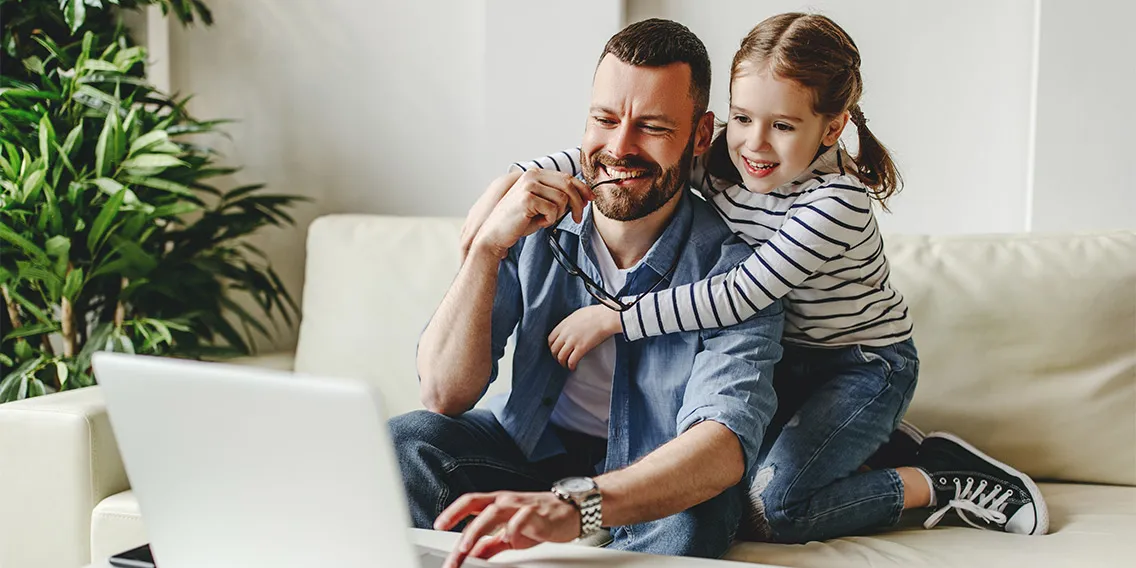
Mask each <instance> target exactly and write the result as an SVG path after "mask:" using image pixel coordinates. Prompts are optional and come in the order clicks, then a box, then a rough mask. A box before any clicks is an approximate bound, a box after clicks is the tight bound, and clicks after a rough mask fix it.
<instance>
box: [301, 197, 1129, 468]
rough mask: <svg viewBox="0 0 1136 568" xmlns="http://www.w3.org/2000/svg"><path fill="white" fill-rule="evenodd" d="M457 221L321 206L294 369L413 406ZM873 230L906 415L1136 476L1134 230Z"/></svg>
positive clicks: (1031, 457)
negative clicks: (899, 311)
mask: <svg viewBox="0 0 1136 568" xmlns="http://www.w3.org/2000/svg"><path fill="white" fill-rule="evenodd" d="M461 222H462V221H461V219H458V218H410V217H388V216H377V215H333V216H327V217H322V218H320V219H317V220H316V221H315V222H314V223H313V224H312V226H311V228H310V231H309V235H308V257H307V267H306V282H305V285H304V293H303V319H302V323H301V326H300V339H299V345H298V347H297V352H296V370H297V371H299V372H306V373H316V374H327V375H339V376H353V377H362V378H365V379H368V380H371V381H374V382H376V383H377V384H379V385H380V386H381V387H382V389H383V392H384V393H385V395H386V399H387V406H388V411H389V412H391V413H392V414H397V413H400V412H405V411H408V410H412V409H415V408H420V407H421V405H420V404H419V402H418V391H417V389H418V383H417V374H416V372H415V363H414V359H415V346H416V344H417V340H418V335H419V333H420V332H421V331H422V328H423V327H424V326H425V325H426V322H427V321H428V320H429V318H430V316H431V314H432V313H433V311H434V309H435V308H436V307H437V304H438V302H439V301H440V300H441V298H442V296H443V295H444V293H445V291H446V289H447V288H448V287H449V285H450V282H451V281H452V279H453V276H454V274H455V273H456V271H457V267H458V252H457V243H458V235H459V233H460V228H461ZM885 241H886V243H887V254H888V256H889V259H890V261H891V263H892V279H893V284H894V285H895V286H896V287H897V288H898V289H899V290H900V291H901V292H902V293H903V294H904V295H905V296H906V297H907V299H908V302H909V305H910V307H911V310H912V313H913V315H914V318H915V325H916V331H915V341H916V345H917V347H918V349H919V353H920V358H921V368H920V370H921V373H920V379H919V386H918V388H917V389H916V395H915V400H914V402H913V403H912V406H911V409H910V411H909V413H908V419H909V420H911V421H912V422H913V423H915V424H916V425H917V426H919V427H920V428H923V429H924V430H934V429H943V430H949V431H952V432H955V433H957V434H959V435H961V436H962V437H964V438H966V439H968V440H970V441H971V442H972V443H974V444H975V445H976V446H978V447H979V448H981V449H983V450H984V451H986V452H987V453H990V454H991V455H993V456H995V457H996V458H998V459H1000V460H1002V461H1005V462H1007V463H1010V464H1013V465H1014V466H1015V467H1018V468H1020V469H1022V470H1023V471H1026V472H1027V473H1029V474H1030V475H1033V476H1034V477H1036V478H1039V479H1059V480H1066V481H1084V482H1098V483H1113V484H1124V485H1136V232H1116V233H1106V234H1093V235H1032V234H1031V235H991V236H973V237H913V236H900V235H891V236H887V237H885ZM510 359H511V357H510V356H509V355H508V354H507V355H506V357H505V359H504V360H503V361H502V365H501V377H500V379H499V380H498V381H497V383H496V384H495V385H494V386H493V388H492V389H491V392H500V391H502V390H504V389H506V388H507V385H508V381H509V376H510V368H509V367H510Z"/></svg>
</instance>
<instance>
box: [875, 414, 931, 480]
mask: <svg viewBox="0 0 1136 568" xmlns="http://www.w3.org/2000/svg"><path fill="white" fill-rule="evenodd" d="M922 443H923V432H921V431H919V429H918V428H916V427H915V426H914V425H913V424H911V423H909V422H907V421H903V422H900V423H899V427H898V428H896V429H895V431H894V432H892V433H891V438H889V439H888V441H886V442H884V445H882V446H880V448H879V449H878V450H876V453H874V454H872V455H871V457H869V458H868V459H867V461H865V462H864V465H866V466H868V469H895V468H897V467H903V466H912V465H915V459H916V455H918V453H919V444H922Z"/></svg>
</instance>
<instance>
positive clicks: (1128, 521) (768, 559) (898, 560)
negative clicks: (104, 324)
mask: <svg viewBox="0 0 1136 568" xmlns="http://www.w3.org/2000/svg"><path fill="white" fill-rule="evenodd" d="M1041 491H1042V493H1043V494H1044V495H1045V498H1046V501H1047V502H1048V504H1049V515H1050V531H1051V533H1050V534H1049V535H1046V536H1039V537H1027V536H1019V535H1011V534H1005V533H995V532H989V531H980V530H977V529H972V528H969V527H963V526H947V525H946V524H944V525H940V526H938V527H936V528H935V529H932V530H925V529H923V528H922V527H920V526H919V523H921V522H922V521H923V519H924V518H926V516H927V512H926V511H919V512H915V513H909V514H907V515H906V517H905V519H904V528H900V529H896V530H893V531H886V532H881V533H879V534H877V535H873V536H863V537H847V538H839V539H834V540H830V541H826V542H813V543H809V544H805V545H780V544H764V543H753V542H744V543H737V544H735V545H734V546H733V548H731V549H730V552H729V553H728V554H727V555H726V558H727V559H730V560H740V561H746V562H760V563H767V564H776V565H784V566H797V567H802V568H829V567H832V568H845V567H850V566H873V567H876V568H879V567H885V566H896V567H906V566H925V565H932V566H941V567H950V566H959V567H969V566H1010V565H1017V566H1034V567H1046V566H1115V565H1118V564H1123V563H1124V562H1125V561H1126V560H1124V559H1131V558H1133V557H1136V541H1134V540H1133V539H1132V538H1131V535H1133V534H1136V488H1133V487H1108V486H1101V485H1077V484H1054V483H1043V484H1041ZM947 518H948V519H952V518H954V516H953V515H949V516H948V517H947ZM944 522H946V521H944ZM144 542H146V533H145V530H144V529H143V528H142V524H141V522H140V516H139V513H138V504H137V502H136V501H135V499H134V494H133V492H131V491H125V492H123V493H119V494H118V495H114V496H111V497H108V498H107V499H106V500H105V501H103V502H102V503H100V504H99V506H98V508H96V509H95V513H94V515H93V517H92V532H91V549H92V550H93V551H94V554H96V555H100V554H101V555H103V556H106V555H108V554H110V553H114V552H118V551H121V550H126V549H129V548H132V547H134V546H137V545H139V544H141V543H144ZM97 557H98V556H96V558H97Z"/></svg>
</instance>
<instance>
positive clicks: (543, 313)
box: [488, 192, 783, 483]
mask: <svg viewBox="0 0 1136 568" xmlns="http://www.w3.org/2000/svg"><path fill="white" fill-rule="evenodd" d="M592 221H593V219H592V211H591V207H590V206H589V207H588V208H587V209H586V210H585V214H584V219H583V222H582V223H579V224H578V223H576V222H575V221H573V220H572V218H571V216H568V217H565V218H564V220H563V221H562V222H561V223H560V229H561V235H560V239H561V241H560V243H561V246H562V247H563V248H564V250H565V251H566V252H568V254H570V255H575V258H576V263H577V265H578V266H580V268H581V269H582V270H585V271H586V272H587V273H588V274H589V276H591V277H592V279H594V280H595V281H597V282H602V278H601V275H600V271H599V268H598V265H597V263H596V259H595V258H593V253H592V247H591V243H590V236H591V235H592V234H593V232H592V230H591V224H592ZM751 254H753V250H752V249H751V248H750V247H749V246H748V245H746V244H745V243H744V242H742V241H741V240H740V239H738V238H737V237H736V236H734V235H733V234H732V233H731V232H730V230H729V229H728V228H727V227H726V225H725V224H724V223H723V222H722V221H721V220H720V219H719V218H718V216H717V215H716V214H715V213H714V212H713V211H712V209H711V208H710V206H709V205H708V204H707V203H706V202H705V201H703V200H701V199H699V198H697V197H695V196H693V195H691V194H690V193H689V192H683V196H682V198H681V201H680V203H679V205H678V207H677V209H676V210H675V213H674V217H673V218H672V219H671V222H670V224H669V225H668V226H667V228H666V229H665V230H664V232H663V234H662V235H661V236H660V237H659V239H658V240H657V241H656V242H655V244H654V245H653V246H652V247H651V249H650V250H649V251H648V252H647V255H646V256H645V257H644V258H643V261H642V262H640V263H639V265H638V267H637V268H636V269H634V270H633V271H632V272H631V273H630V274H628V276H627V282H626V285H625V286H624V288H623V289H622V290H620V291H619V294H618V295H619V296H634V295H637V294H639V293H641V292H643V291H646V290H647V289H649V288H650V287H651V286H652V285H653V284H654V283H655V282H656V281H657V280H658V279H659V278H660V277H661V276H662V275H664V274H666V272H667V270H668V269H669V268H670V267H671V264H672V263H674V262H675V256H676V255H677V256H678V261H677V264H676V265H675V270H674V273H673V275H672V276H671V282H664V283H662V284H660V286H659V288H657V289H662V288H663V287H667V286H671V285H676V284H684V283H687V282H697V281H699V280H703V279H705V278H707V277H709V276H712V275H715V274H720V273H724V272H726V271H727V270H729V269H730V268H731V267H733V266H734V265H736V264H737V263H739V262H741V261H742V260H745V259H746V258H747V257H748V256H750V255H751ZM595 303H596V301H595V300H594V299H593V298H592V297H591V296H590V295H589V294H588V293H587V291H586V290H585V289H584V285H583V284H582V283H581V281H580V279H579V278H575V277H571V276H569V275H568V273H567V272H565V271H564V270H563V269H562V268H560V266H559V265H558V264H557V263H556V261H555V259H554V258H553V255H552V251H551V249H550V248H549V245H548V230H547V229H543V230H540V231H537V232H536V233H534V234H533V235H530V236H529V237H526V238H524V239H522V240H521V241H520V242H519V243H517V244H516V245H515V246H514V247H513V248H512V249H511V250H510V252H509V255H508V257H507V258H506V259H505V260H503V261H502V262H501V265H500V269H499V273H498V283H497V295H496V298H495V300H494V304H493V338H492V345H493V361H494V363H493V370H492V376H491V377H490V379H491V380H493V379H495V378H496V376H497V361H498V360H499V359H500V358H501V357H502V356H503V354H504V350H505V343H506V341H507V339H508V338H509V336H510V335H511V334H512V333H513V331H514V329H516V331H517V345H516V348H515V351H514V354H513V384H512V390H511V391H510V392H509V393H505V394H503V395H499V396H498V397H497V398H496V399H494V400H492V401H490V402H489V404H488V406H489V407H490V408H491V409H492V410H493V413H494V415H495V416H496V417H497V420H498V421H499V422H500V423H501V425H502V426H504V428H505V430H506V431H508V432H509V434H510V435H511V436H512V437H513V440H515V441H516V443H517V445H518V446H519V447H520V449H521V451H522V452H524V454H525V455H526V456H527V457H528V458H529V459H530V460H532V461H537V460H541V459H545V458H548V457H550V456H553V455H555V454H557V453H560V452H562V451H564V449H563V446H562V445H561V443H560V440H559V439H558V438H557V436H556V433H555V431H554V430H553V429H551V428H549V427H548V425H549V416H550V415H551V414H552V410H553V407H554V406H555V405H556V402H557V400H558V399H559V398H560V392H561V390H562V389H563V388H564V381H565V379H566V378H567V376H568V371H567V370H566V369H565V368H564V367H561V366H560V364H559V363H557V361H556V359H555V358H554V357H553V356H552V353H551V350H550V349H549V347H548V336H549V334H550V333H551V332H552V330H553V328H554V327H556V325H557V324H558V323H560V321H561V320H563V319H564V318H565V317H566V316H568V315H569V314H571V313H572V312H574V311H575V310H577V309H578V308H581V307H584V306H589V305H592V304H595ZM663 309H666V308H665V306H664V308H663ZM782 327H783V312H782V308H781V305H780V303H775V304H773V305H771V306H769V307H768V308H766V309H764V310H762V311H761V312H759V313H758V315H756V316H755V317H753V318H750V319H749V320H747V321H745V322H743V323H741V324H738V325H735V326H732V327H728V328H720V329H713V330H704V331H691V332H678V333H670V334H667V335H664V336H661V337H649V338H645V339H641V340H639V341H635V342H628V341H625V340H624V339H623V336H622V335H616V336H615V342H616V358H615V375H614V377H613V381H612V389H611V414H610V415H609V420H608V447H607V460H606V463H605V464H604V465H603V467H604V469H605V470H607V471H611V470H615V469H620V468H623V467H626V466H628V465H630V464H632V463H634V462H635V461H636V460H638V459H639V458H642V457H643V456H645V455H647V454H648V453H650V452H651V451H653V450H655V449H656V448H658V447H659V446H661V445H663V444H665V443H667V442H668V441H670V440H672V439H674V438H675V437H676V436H678V435H679V434H680V433H682V432H684V431H686V430H687V429H688V428H690V427H691V426H693V425H695V424H697V423H699V422H701V421H703V420H713V421H715V422H719V423H721V424H723V425H724V426H726V427H727V428H729V429H730V430H732V431H733V432H734V433H735V434H737V436H738V439H739V440H740V441H741V445H742V449H743V452H744V457H745V465H746V474H745V477H744V480H745V481H746V483H748V482H749V481H751V480H752V476H753V473H754V471H755V470H756V466H757V463H756V461H757V456H758V452H759V449H760V446H761V442H762V438H763V437H764V435H765V429H766V426H767V425H768V424H769V421H770V419H771V418H772V416H773V412H774V410H775V409H776V404H777V403H776V395H775V394H774V391H773V383H772V373H773V366H774V364H775V363H776V362H777V361H778V359H780V357H781V345H780V342H781V332H782Z"/></svg>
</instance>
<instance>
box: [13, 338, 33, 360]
mask: <svg viewBox="0 0 1136 568" xmlns="http://www.w3.org/2000/svg"><path fill="white" fill-rule="evenodd" d="M32 355H35V349H32V346H31V345H30V344H29V343H28V342H27V340H26V339H21V340H19V341H17V342H16V357H18V358H19V359H28V358H30V357H31V356H32Z"/></svg>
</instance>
